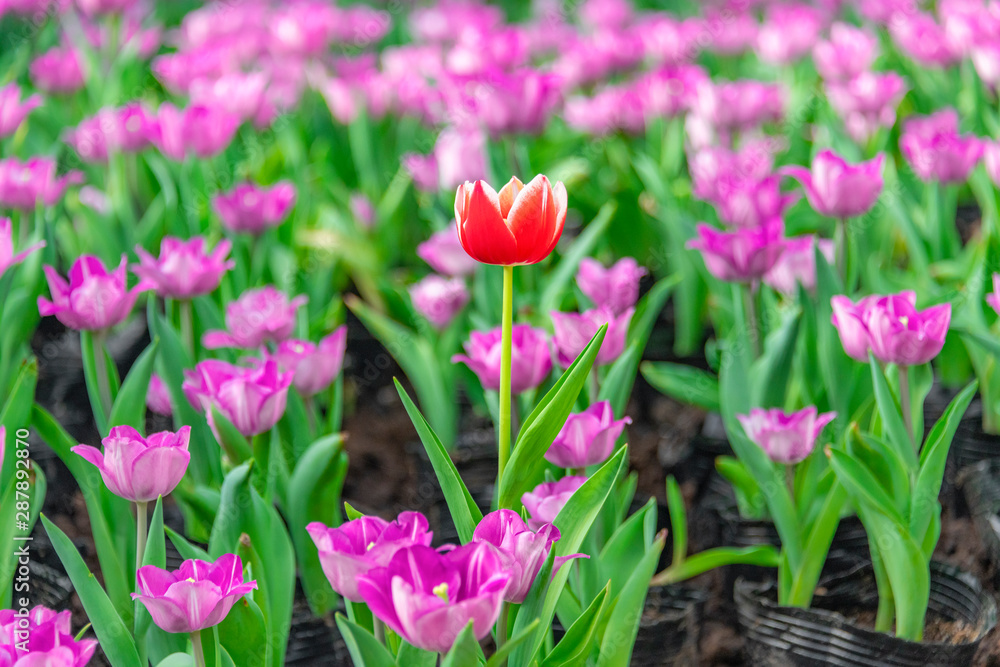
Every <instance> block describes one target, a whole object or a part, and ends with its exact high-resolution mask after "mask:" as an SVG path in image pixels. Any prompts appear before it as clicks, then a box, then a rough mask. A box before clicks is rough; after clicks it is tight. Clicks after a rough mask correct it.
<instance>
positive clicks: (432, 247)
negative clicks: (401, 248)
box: [417, 225, 479, 276]
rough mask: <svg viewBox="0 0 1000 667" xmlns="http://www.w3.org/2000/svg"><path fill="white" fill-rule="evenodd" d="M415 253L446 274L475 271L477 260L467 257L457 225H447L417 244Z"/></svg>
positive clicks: (461, 273)
mask: <svg viewBox="0 0 1000 667" xmlns="http://www.w3.org/2000/svg"><path fill="white" fill-rule="evenodd" d="M417 255H418V256H419V257H420V258H421V259H422V260H424V261H425V262H427V263H428V264H430V265H431V268H432V269H434V270H435V271H437V272H438V273H443V274H444V275H446V276H468V275H471V274H473V273H475V272H476V267H478V266H479V262H477V261H476V260H474V259H472V258H471V257H469V253H467V252H465V248H463V247H462V242H461V241H460V240H459V238H458V227H456V226H455V225H448V227H447V228H445V229H442V230H441V231H439V232H434V233H433V234H431V237H430V238H429V239H427V240H426V241H424V242H423V243H421V244H420V245H418V246H417Z"/></svg>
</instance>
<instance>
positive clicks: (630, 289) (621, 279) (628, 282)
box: [576, 257, 647, 315]
mask: <svg viewBox="0 0 1000 667" xmlns="http://www.w3.org/2000/svg"><path fill="white" fill-rule="evenodd" d="M646 273H647V271H646V269H644V268H642V267H640V266H639V265H638V264H637V263H636V261H635V260H634V259H633V258H631V257H625V258H623V259H620V260H618V261H617V262H616V263H615V264H613V265H612V266H610V267H608V268H606V269H605V268H604V266H602V265H601V263H600V262H598V261H597V260H596V259H591V258H590V257H585V258H583V259H582V260H581V261H580V269H579V271H577V272H576V284H577V285H578V286H579V287H580V291H581V292H583V293H584V294H586V295H587V298H588V299H590V300H591V301H592V302H593V303H594V305H595V306H598V307H600V306H607V307H608V308H610V309H611V312H613V313H614V314H615V315H620V314H622V313H624V312H625V311H626V310H628V309H629V308H631V307H632V306H634V305H635V303H636V301H638V300H639V280H641V279H642V277H643V276H644V275H646Z"/></svg>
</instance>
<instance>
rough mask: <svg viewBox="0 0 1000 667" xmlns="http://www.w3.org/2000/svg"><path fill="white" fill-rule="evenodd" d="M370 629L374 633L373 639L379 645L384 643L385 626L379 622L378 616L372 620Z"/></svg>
mask: <svg viewBox="0 0 1000 667" xmlns="http://www.w3.org/2000/svg"><path fill="white" fill-rule="evenodd" d="M372 621H373V623H372V629H373V630H374V631H375V639H376V640H377V641H378V643H379V644H384V643H385V624H384V623H383V622H382V621H381V620H379V618H378V616H374V617H373V618H372Z"/></svg>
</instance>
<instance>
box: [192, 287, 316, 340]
mask: <svg viewBox="0 0 1000 667" xmlns="http://www.w3.org/2000/svg"><path fill="white" fill-rule="evenodd" d="M306 301H308V299H307V297H305V296H297V297H295V298H294V299H291V300H289V298H288V297H287V296H285V293H284V292H281V291H279V290H277V289H275V288H274V287H271V286H270V285H268V286H265V287H259V288H255V289H248V290H247V291H245V292H244V293H243V294H242V295H241V296H240V298H239V299H237V300H236V301H233V302H232V303H230V304H228V305H227V306H226V329H227V331H209V332H208V333H206V334H205V336H204V337H203V338H202V344H203V345H204V346H205V347H207V348H208V349H210V350H214V349H217V348H220V347H239V348H243V349H253V348H256V347H260V346H261V345H263V344H264V343H268V342H271V343H280V342H281V341H283V340H285V339H286V338H288V337H289V336H291V335H292V332H293V331H294V330H295V318H296V313H297V312H298V309H299V306H302V305H303V304H305V303H306Z"/></svg>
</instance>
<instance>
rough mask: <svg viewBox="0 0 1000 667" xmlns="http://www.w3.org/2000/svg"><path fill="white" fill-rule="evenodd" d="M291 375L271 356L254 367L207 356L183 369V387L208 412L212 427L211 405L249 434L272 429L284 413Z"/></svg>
mask: <svg viewBox="0 0 1000 667" xmlns="http://www.w3.org/2000/svg"><path fill="white" fill-rule="evenodd" d="M293 375H294V374H293V373H292V372H291V371H288V372H281V371H280V370H279V367H278V362H277V361H274V360H273V359H268V360H266V361H264V362H263V363H260V364H259V365H258V366H257V367H256V368H242V367H240V366H234V365H232V364H228V363H226V362H224V361H216V360H214V359H209V360H207V361H202V362H201V363H199V364H198V365H197V366H195V368H194V370H185V371H184V385H183V388H184V394H185V395H186V396H187V398H188V401H190V402H191V405H193V406H194V407H196V408H198V409H200V410H202V411H203V412H205V413H206V414H207V416H208V424H209V426H211V427H212V430H213V431H215V430H216V429H215V423H214V420H213V417H212V411H211V408H212V407H214V408H216V409H217V410H218V411H219V412H220V413H221V414H222V416H224V417H225V418H226V419H228V420H229V421H230V422H232V424H233V426H235V427H236V429H237V430H238V431H239V432H240V433H242V434H243V435H245V436H248V437H249V436H252V435H260V434H261V433H266V432H267V431H269V430H271V429H272V428H273V427H274V425H275V424H277V423H278V420H280V419H281V417H282V415H284V414H285V407H286V405H287V402H288V388H289V387H290V386H291V385H292V377H293ZM216 437H218V433H216Z"/></svg>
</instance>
